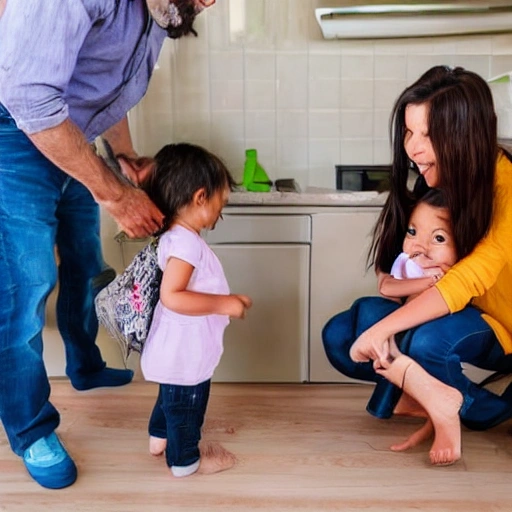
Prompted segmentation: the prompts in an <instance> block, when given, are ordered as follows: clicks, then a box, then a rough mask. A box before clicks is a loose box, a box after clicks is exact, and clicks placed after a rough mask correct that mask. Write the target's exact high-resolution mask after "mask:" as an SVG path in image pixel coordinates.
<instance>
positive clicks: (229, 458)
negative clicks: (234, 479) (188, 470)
mask: <svg viewBox="0 0 512 512" xmlns="http://www.w3.org/2000/svg"><path fill="white" fill-rule="evenodd" d="M199 452H200V453H201V459H200V463H199V469H198V470H197V472H198V473H202V474H204V475H210V474H212V473H219V472H220V471H225V470H226V469H230V468H232V467H233V466H234V465H235V464H236V457H235V455H234V454H232V453H231V452H230V451H228V450H226V449H225V448H224V447H223V446H222V445H220V444H219V443H213V442H210V441H206V442H202V443H201V444H200V445H199Z"/></svg>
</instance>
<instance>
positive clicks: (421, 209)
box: [403, 203, 457, 272]
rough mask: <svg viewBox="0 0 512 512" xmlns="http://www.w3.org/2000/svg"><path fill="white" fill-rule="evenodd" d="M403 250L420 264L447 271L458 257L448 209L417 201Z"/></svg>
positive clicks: (423, 266) (427, 267)
mask: <svg viewBox="0 0 512 512" xmlns="http://www.w3.org/2000/svg"><path fill="white" fill-rule="evenodd" d="M403 251H404V252H405V253H406V254H408V255H409V257H410V258H411V259H413V260H414V261H415V262H416V263H417V264H418V265H419V266H420V267H422V268H423V269H429V268H433V267H440V268H441V269H442V270H443V271H444V272H446V271H447V270H448V269H449V268H450V267H451V266H452V265H454V264H455V263H456V261H457V252H456V249H455V241H454V239H453V235H452V230H451V226H450V222H449V216H448V210H447V209H446V208H436V207H434V206H430V205H428V204H426V203H419V204H418V205H417V206H416V207H415V208H414V210H413V212H412V215H411V218H410V220H409V226H408V228H407V234H406V235H405V239H404V243H403Z"/></svg>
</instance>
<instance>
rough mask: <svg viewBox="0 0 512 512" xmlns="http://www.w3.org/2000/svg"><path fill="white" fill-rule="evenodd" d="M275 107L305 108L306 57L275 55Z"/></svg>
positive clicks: (306, 89)
mask: <svg viewBox="0 0 512 512" xmlns="http://www.w3.org/2000/svg"><path fill="white" fill-rule="evenodd" d="M276 78H277V108H307V101H308V57H307V55H306V54H284V53H280V54H278V55H277V77H276Z"/></svg>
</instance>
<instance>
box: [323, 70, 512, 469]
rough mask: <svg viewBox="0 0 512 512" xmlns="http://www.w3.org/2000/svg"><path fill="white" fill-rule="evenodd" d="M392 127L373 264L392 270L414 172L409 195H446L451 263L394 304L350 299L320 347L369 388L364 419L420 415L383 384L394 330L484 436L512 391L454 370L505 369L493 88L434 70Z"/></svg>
mask: <svg viewBox="0 0 512 512" xmlns="http://www.w3.org/2000/svg"><path fill="white" fill-rule="evenodd" d="M392 127H393V153H394V154H393V166H392V172H391V190H390V194H389V197H388V200H387V202H386V204H385V206H384V208H383V211H382V213H381V215H380V217H379V220H378V221H377V225H376V227H375V231H374V239H373V244H372V249H371V252H370V256H371V259H370V262H371V263H373V264H374V265H375V268H376V271H377V274H378V275H379V274H382V273H389V272H390V269H391V266H392V263H393V261H394V259H395V258H396V257H397V256H398V254H399V253H400V252H401V245H402V241H403V239H404V236H405V233H406V230H407V219H408V218H409V214H410V211H411V208H412V205H413V204H414V201H415V194H414V193H411V192H410V191H409V190H408V188H407V175H408V172H409V169H410V168H411V167H412V168H414V169H415V170H416V171H418V172H419V173H420V174H421V176H420V177H419V178H418V180H419V184H417V186H416V187H415V192H417V191H418V190H421V189H423V190H424V189H425V188H427V187H430V188H440V189H442V190H443V192H444V194H445V195H446V198H447V203H448V208H449V213H450V218H451V222H452V229H453V236H454V239H455V244H456V252H457V255H458V256H459V258H460V261H459V262H458V263H456V264H455V265H454V266H453V267H452V268H451V269H450V270H448V271H447V272H446V274H445V275H444V276H443V277H442V279H440V280H439V281H438V282H437V283H436V284H435V285H434V286H431V287H429V288H428V289H426V290H425V291H423V292H422V293H420V294H419V295H418V296H417V297H415V298H413V299H412V300H410V301H408V302H407V303H405V304H404V305H402V306H401V305H398V304H397V303H396V302H393V301H390V300H386V299H383V298H379V297H367V298H363V299H359V300H358V301H356V302H355V303H354V304H353V306H352V307H351V309H350V310H349V311H346V312H344V313H340V314H338V315H336V316H335V317H333V318H332V319H331V320H330V321H329V322H328V323H327V325H326V326H325V328H324V330H323V341H324V346H325V350H326V353H327V356H328V358H329V360H330V361H331V363H332V365H333V366H334V367H335V368H336V369H338V370H339V371H340V372H342V373H344V374H345V375H348V376H351V377H354V378H357V379H362V380H368V381H374V382H377V386H376V389H375V391H374V393H373V395H372V397H371V399H370V401H369V403H368V407H367V409H368V411H369V412H370V413H371V414H374V415H375V416H377V417H380V418H389V417H390V416H391V415H392V414H393V412H395V413H397V414H398V413H400V414H421V411H420V410H419V409H418V404H417V403H416V401H415V400H413V399H412V398H411V396H409V394H405V393H404V394H402V392H401V390H400V389H399V388H398V387H395V386H394V385H392V384H390V383H389V382H388V381H387V380H386V379H384V378H382V375H386V368H388V366H389V364H388V361H389V359H390V358H392V357H391V356H390V340H392V339H393V338H395V336H396V335H398V334H399V336H398V337H397V338H396V339H401V341H400V342H399V348H400V351H401V352H402V353H404V354H406V355H408V356H409V357H410V358H411V359H412V360H414V361H415V362H416V363H418V364H419V365H420V366H421V367H422V368H423V369H424V370H426V372H428V373H427V374H426V376H425V378H424V380H423V382H424V383H427V384H428V380H429V379H431V382H430V383H435V382H436V379H438V380H439V381H440V382H441V383H444V384H446V385H447V386H446V388H445V387H441V388H436V389H437V390H438V394H439V396H438V400H439V402H440V403H441V401H443V400H444V399H445V398H446V397H445V396H444V395H443V391H442V390H444V389H447V388H454V389H456V390H458V391H459V392H460V393H461V395H462V406H460V410H459V405H460V404H459V403H458V402H457V401H456V400H455V401H451V402H450V401H449V400H448V402H450V403H451V404H452V405H451V407H452V408H455V412H457V411H458V412H459V415H460V419H461V421H462V423H463V424H464V425H466V426H467V427H469V428H473V429H487V428H490V427H493V426H495V425H497V424H498V423H500V422H502V421H504V420H506V419H508V418H510V417H512V386H509V387H508V388H506V389H505V390H504V391H503V393H501V394H499V395H498V394H495V393H492V392H490V391H489V390H487V389H485V388H483V387H482V386H479V385H477V384H475V383H473V382H472V381H471V380H469V379H468V378H467V377H466V376H465V375H464V373H463V372H462V366H461V363H462V362H464V363H470V364H472V365H474V366H477V367H480V368H484V369H487V370H492V371H494V372H500V373H509V372H512V355H511V353H512V287H511V286H510V283H511V282H512V250H511V241H512V163H511V161H510V156H509V155H508V154H506V153H505V152H504V151H503V150H502V149H501V148H499V146H498V144H497V135H496V114H495V112H494V107H493V101H492V95H491V92H490V90H489V87H488V85H487V83H486V82H485V80H483V79H482V78H481V77H480V76H478V75H477V74H475V73H472V72H470V71H467V70H464V69H462V68H455V69H451V68H448V67H445V66H436V67H434V68H432V69H430V70H429V71H427V72H426V73H425V74H424V75H423V76H421V77H420V78H419V79H418V80H417V81H416V82H415V83H414V84H413V85H411V86H410V87H408V88H407V89H406V90H405V91H404V92H403V93H402V94H401V95H400V97H399V98H398V100H397V102H396V104H395V107H394V109H393V114H392ZM372 361H373V363H372ZM377 372H379V373H381V375H379V374H378V373H377ZM428 374H430V376H432V377H430V376H429V375H428ZM389 377H390V380H391V381H394V382H397V383H398V380H397V379H395V378H393V377H392V376H389ZM434 377H435V378H434ZM425 379H427V380H425ZM427 387H428V386H427ZM410 394H411V395H412V394H414V393H410ZM452 412H453V411H452ZM453 425H454V424H453V423H452V424H451V425H447V429H448V430H450V429H452V430H453V428H455V427H454V426H453ZM430 433H431V429H429V428H427V427H425V428H422V429H421V430H420V431H419V432H417V433H416V434H414V435H413V436H412V437H411V438H409V439H408V440H407V441H406V442H405V443H403V444H402V445H398V446H396V447H395V449H406V448H409V447H411V446H414V445H416V444H418V443H419V442H421V441H423V440H424V439H425V438H426V437H427V436H429V435H430ZM452 433H453V432H452ZM459 435H460V433H459ZM448 437H449V436H448ZM441 444H442V443H441ZM437 448H438V450H440V451H442V450H443V446H439V445H438V446H437ZM456 458H457V456H456V454H452V460H449V459H450V457H448V460H446V459H445V460H443V462H445V463H449V462H453V461H454V460H456ZM435 460H436V459H435V458H434V460H433V461H435Z"/></svg>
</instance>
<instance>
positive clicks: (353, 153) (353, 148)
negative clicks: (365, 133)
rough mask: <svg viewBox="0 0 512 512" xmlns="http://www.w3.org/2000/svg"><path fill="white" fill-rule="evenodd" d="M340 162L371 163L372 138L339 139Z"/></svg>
mask: <svg viewBox="0 0 512 512" xmlns="http://www.w3.org/2000/svg"><path fill="white" fill-rule="evenodd" d="M339 163H340V164H342V165H371V164H373V139H342V140H341V141H340V162H339Z"/></svg>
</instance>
